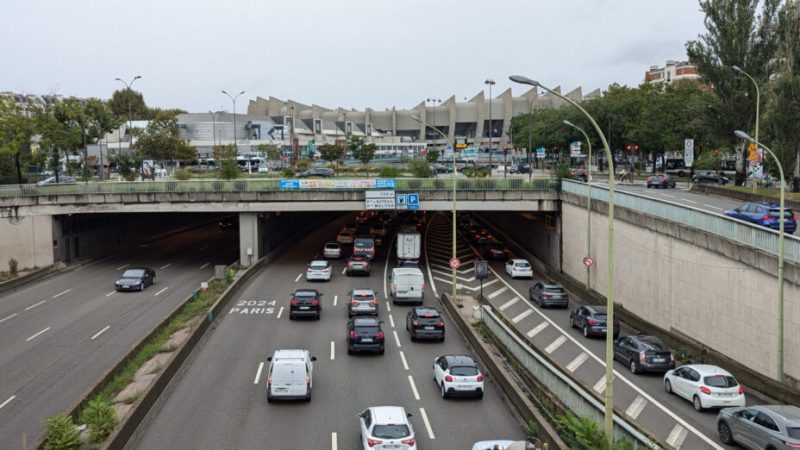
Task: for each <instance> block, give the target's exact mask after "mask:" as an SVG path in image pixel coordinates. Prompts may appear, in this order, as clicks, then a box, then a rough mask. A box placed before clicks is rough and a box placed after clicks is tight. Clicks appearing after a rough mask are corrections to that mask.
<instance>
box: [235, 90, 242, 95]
mask: <svg viewBox="0 0 800 450" xmlns="http://www.w3.org/2000/svg"><path fill="white" fill-rule="evenodd" d="M242 94H244V91H242V92H239V93H238V94H236V95H242Z"/></svg>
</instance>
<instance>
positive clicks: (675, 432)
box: [667, 424, 689, 448]
mask: <svg viewBox="0 0 800 450" xmlns="http://www.w3.org/2000/svg"><path fill="white" fill-rule="evenodd" d="M687 434H689V431H688V430H687V429H686V428H684V427H683V426H681V425H680V424H676V425H675V428H673V429H672V431H671V432H670V433H669V436H667V444H669V445H671V446H673V447H674V448H681V445H683V441H684V440H686V435H687Z"/></svg>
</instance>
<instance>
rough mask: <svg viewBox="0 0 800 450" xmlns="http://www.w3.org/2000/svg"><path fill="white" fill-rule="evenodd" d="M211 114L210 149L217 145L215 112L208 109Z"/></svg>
mask: <svg viewBox="0 0 800 450" xmlns="http://www.w3.org/2000/svg"><path fill="white" fill-rule="evenodd" d="M208 113H209V114H211V142H212V143H211V150H212V151H213V150H214V147H216V146H217V113H215V112H213V111H209V112H208Z"/></svg>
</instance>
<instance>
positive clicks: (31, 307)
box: [25, 300, 47, 311]
mask: <svg viewBox="0 0 800 450" xmlns="http://www.w3.org/2000/svg"><path fill="white" fill-rule="evenodd" d="M42 303H47V300H42V301H40V302H39V303H34V304H32V305H31V306H28V307H27V308H25V311H30V310H32V309H33V308H36V307H37V306H39V305H41V304H42Z"/></svg>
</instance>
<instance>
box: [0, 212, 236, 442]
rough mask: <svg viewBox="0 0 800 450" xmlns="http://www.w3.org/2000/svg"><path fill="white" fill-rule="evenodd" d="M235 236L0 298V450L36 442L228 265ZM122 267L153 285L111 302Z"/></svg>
mask: <svg viewBox="0 0 800 450" xmlns="http://www.w3.org/2000/svg"><path fill="white" fill-rule="evenodd" d="M237 242H238V234H237V232H236V230H219V229H218V227H217V226H216V225H209V226H205V227H201V228H196V229H192V230H189V231H184V232H182V233H179V234H175V235H171V236H168V237H164V238H161V239H159V240H156V241H153V242H150V243H149V244H143V245H141V246H138V247H136V248H133V249H131V250H128V251H124V252H120V253H117V254H114V255H111V256H108V257H106V258H102V259H100V260H97V261H93V262H91V263H88V264H86V265H83V266H80V267H78V268H76V269H74V270H71V271H68V272H65V273H62V274H59V275H56V276H53V277H51V278H48V279H46V280H44V281H41V282H38V283H36V284H32V285H29V286H26V287H25V288H23V289H20V290H17V291H14V292H10V293H7V294H4V295H2V296H0V342H2V352H0V380H2V382H1V383H0V448H21V447H22V446H23V442H27V444H28V445H30V444H32V443H33V442H35V441H36V439H37V438H38V437H40V436H41V433H42V425H41V422H42V420H43V419H46V418H48V417H51V416H53V415H55V414H58V413H61V412H64V411H67V410H69V409H70V408H71V407H72V406H74V405H75V404H76V403H77V402H78V401H80V400H81V399H82V398H83V395H84V394H85V393H86V392H87V391H89V390H90V389H91V388H92V386H93V385H94V384H95V383H96V382H97V381H98V380H99V379H100V378H101V377H102V376H103V374H104V373H105V372H106V371H107V370H109V369H110V368H111V367H112V366H113V365H114V364H116V362H117V361H118V360H119V358H121V357H122V356H123V355H124V354H126V353H127V352H128V351H129V350H130V348H131V347H133V346H134V345H136V344H138V343H139V341H141V339H142V338H144V337H145V336H146V335H147V334H148V333H149V332H150V331H151V330H152V329H153V328H154V327H155V326H156V325H158V324H159V323H160V322H161V321H162V320H163V319H164V317H166V316H167V315H168V314H169V313H170V312H172V311H173V310H174V309H175V307H176V306H177V305H178V304H180V303H181V302H182V301H183V300H185V299H186V297H187V296H188V295H190V294H191V292H192V291H193V290H195V289H197V287H198V286H199V284H200V282H202V281H205V280H207V279H209V278H210V277H211V276H212V275H213V270H214V265H215V264H230V263H232V262H234V261H235V260H236V259H237V255H238V245H237ZM130 266H149V267H151V268H153V269H155V271H156V283H155V284H154V285H152V286H149V287H148V288H147V289H145V290H144V291H142V292H115V290H114V281H115V280H116V278H117V277H118V276H119V275H120V274H121V273H122V271H123V270H124V269H125V268H127V267H130Z"/></svg>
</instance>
